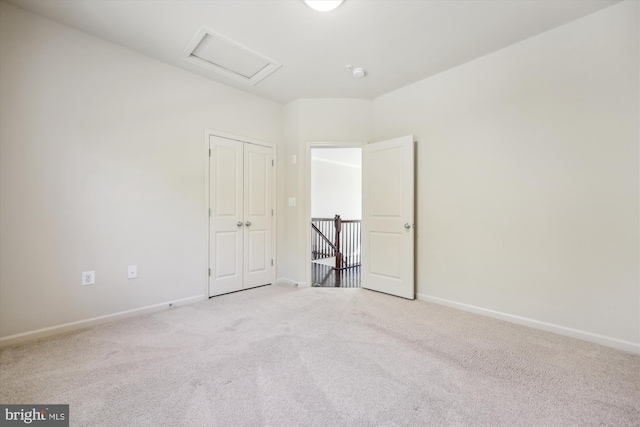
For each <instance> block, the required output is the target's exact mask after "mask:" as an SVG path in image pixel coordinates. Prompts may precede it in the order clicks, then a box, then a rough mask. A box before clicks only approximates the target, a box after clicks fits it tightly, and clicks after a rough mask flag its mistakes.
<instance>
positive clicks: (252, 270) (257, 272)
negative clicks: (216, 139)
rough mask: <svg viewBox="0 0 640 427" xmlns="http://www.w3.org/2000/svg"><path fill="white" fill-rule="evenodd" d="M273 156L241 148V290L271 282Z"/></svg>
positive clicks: (264, 150)
mask: <svg viewBox="0 0 640 427" xmlns="http://www.w3.org/2000/svg"><path fill="white" fill-rule="evenodd" d="M272 158H273V157H272V153H271V149H270V148H268V147H263V146H260V145H254V144H245V145H244V219H245V227H244V288H245V289H246V288H253V287H255V286H261V285H266V284H268V283H271V281H272V276H273V275H272V271H273V266H272V265H271V260H272V253H271V238H272V229H271V224H272V215H273V213H272V210H271V209H272V206H271V203H272V202H271V200H272V198H271V195H272V191H273V189H272V182H271V181H272V178H271V177H272V167H273V166H272Z"/></svg>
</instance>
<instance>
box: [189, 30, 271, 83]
mask: <svg viewBox="0 0 640 427" xmlns="http://www.w3.org/2000/svg"><path fill="white" fill-rule="evenodd" d="M185 53H186V58H185V59H186V60H188V61H190V62H192V63H194V64H197V65H199V66H201V67H204V68H206V69H208V70H210V71H214V72H216V73H217V74H220V75H222V76H225V77H229V78H232V79H234V80H236V81H239V82H243V83H245V84H248V85H250V86H254V85H255V84H257V83H258V82H260V81H261V80H263V79H264V78H266V77H267V76H269V75H270V74H271V73H273V72H274V71H276V70H277V69H278V68H280V67H281V66H282V65H281V64H279V63H277V62H276V61H273V60H271V59H269V58H267V57H266V56H264V55H260V54H259V53H257V52H254V51H253V50H251V49H249V48H247V47H245V46H243V45H241V44H240V43H237V42H234V41H233V40H230V39H228V38H227V37H224V36H222V35H220V34H218V33H216V32H214V31H212V30H210V29H208V28H205V27H202V28H201V29H200V31H198V34H196V36H195V37H194V38H193V40H192V41H191V43H189V46H187V49H186V51H185Z"/></svg>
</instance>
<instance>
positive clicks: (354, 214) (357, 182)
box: [311, 148, 362, 219]
mask: <svg viewBox="0 0 640 427" xmlns="http://www.w3.org/2000/svg"><path fill="white" fill-rule="evenodd" d="M361 152H362V149H360V148H314V149H312V150H311V217H312V218H333V217H334V216H335V215H336V214H337V215H340V217H341V218H342V219H362V167H361V162H362V157H361V155H362V153H361Z"/></svg>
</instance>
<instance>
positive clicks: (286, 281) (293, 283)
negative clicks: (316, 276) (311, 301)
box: [276, 277, 309, 288]
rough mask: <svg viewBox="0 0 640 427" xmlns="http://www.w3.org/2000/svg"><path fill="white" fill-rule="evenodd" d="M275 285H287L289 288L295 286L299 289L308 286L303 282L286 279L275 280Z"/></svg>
mask: <svg viewBox="0 0 640 427" xmlns="http://www.w3.org/2000/svg"><path fill="white" fill-rule="evenodd" d="M276 283H277V284H279V285H289V286H295V287H299V288H304V287H305V286H309V285H308V284H307V283H305V282H296V281H295V280H291V279H287V278H286V277H280V278H278V279H276Z"/></svg>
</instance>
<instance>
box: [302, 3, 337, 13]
mask: <svg viewBox="0 0 640 427" xmlns="http://www.w3.org/2000/svg"><path fill="white" fill-rule="evenodd" d="M303 1H304V2H305V3H306V4H307V6H309V7H310V8H311V9H313V10H317V11H318V12H328V11H330V10H333V9H335V8H337V7H338V6H340V5H341V4H342V3H344V0H303Z"/></svg>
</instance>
